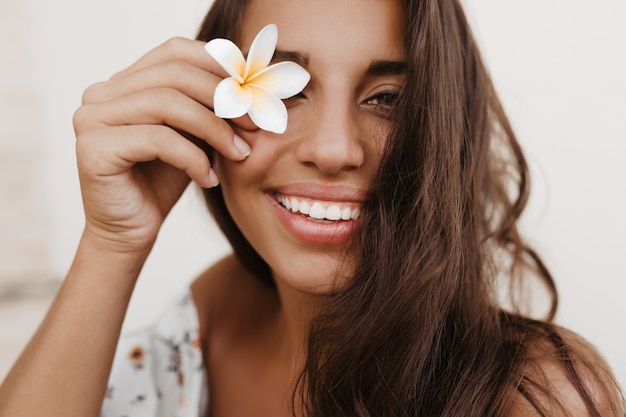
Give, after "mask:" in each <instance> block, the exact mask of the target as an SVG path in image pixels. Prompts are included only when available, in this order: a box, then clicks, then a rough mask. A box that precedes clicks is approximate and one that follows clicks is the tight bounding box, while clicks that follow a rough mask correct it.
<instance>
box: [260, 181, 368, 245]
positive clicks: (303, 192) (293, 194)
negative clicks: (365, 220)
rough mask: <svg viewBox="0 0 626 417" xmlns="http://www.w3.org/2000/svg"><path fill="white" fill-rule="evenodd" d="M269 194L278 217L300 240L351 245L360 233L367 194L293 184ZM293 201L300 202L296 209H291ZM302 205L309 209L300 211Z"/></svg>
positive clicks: (349, 188)
mask: <svg viewBox="0 0 626 417" xmlns="http://www.w3.org/2000/svg"><path fill="white" fill-rule="evenodd" d="M267 195H268V197H269V198H270V199H271V206H272V207H273V208H274V210H275V212H276V214H277V217H278V218H279V220H280V221H281V223H282V224H283V225H284V226H285V228H286V229H287V231H288V232H289V233H290V234H291V235H292V236H294V237H295V238H296V239H298V240H301V241H304V242H307V243H311V244H314V245H330V246H337V245H342V244H345V243H347V242H348V241H349V240H350V239H351V238H352V236H353V235H354V233H355V232H356V230H357V228H358V226H359V224H360V222H359V221H358V217H359V210H360V206H361V204H362V202H363V198H364V196H365V192H364V191H363V190H362V189H359V188H353V187H346V186H332V187H328V186H320V185H315V184H313V185H312V184H293V185H289V186H284V187H279V188H276V189H273V190H271V191H270V192H268V194H267ZM291 202H296V207H291ZM302 203H304V204H303V205H304V206H308V207H306V208H302V207H300V208H298V207H297V205H299V204H302ZM287 206H289V208H287ZM337 213H338V214H337ZM329 219H332V220H329Z"/></svg>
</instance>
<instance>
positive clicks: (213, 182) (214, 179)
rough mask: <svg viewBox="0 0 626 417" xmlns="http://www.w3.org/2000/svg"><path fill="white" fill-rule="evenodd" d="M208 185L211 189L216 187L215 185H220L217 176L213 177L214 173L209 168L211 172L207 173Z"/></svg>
mask: <svg viewBox="0 0 626 417" xmlns="http://www.w3.org/2000/svg"><path fill="white" fill-rule="evenodd" d="M209 183H210V184H211V188H213V187H217V185H218V184H219V183H220V180H219V178H217V175H215V171H213V168H211V170H210V171H209Z"/></svg>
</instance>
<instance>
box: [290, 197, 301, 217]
mask: <svg viewBox="0 0 626 417" xmlns="http://www.w3.org/2000/svg"><path fill="white" fill-rule="evenodd" d="M289 201H291V211H292V212H294V213H296V212H297V211H298V210H300V203H299V202H298V200H296V199H295V198H293V197H292V198H290V199H289Z"/></svg>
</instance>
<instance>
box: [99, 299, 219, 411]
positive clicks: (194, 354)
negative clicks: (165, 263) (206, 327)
mask: <svg viewBox="0 0 626 417" xmlns="http://www.w3.org/2000/svg"><path fill="white" fill-rule="evenodd" d="M207 410H208V389H207V378H206V373H205V371H204V364H203V360H202V349H201V344H200V331H199V324H198V314H197V311H196V307H195V305H194V304H193V300H192V298H191V293H190V292H189V291H188V292H186V293H185V294H184V295H183V296H182V297H180V298H179V299H178V300H177V301H176V302H175V303H173V304H172V305H170V306H169V307H168V308H167V309H166V310H165V312H164V314H163V316H162V317H161V318H160V320H158V322H157V323H156V324H155V325H153V326H151V327H149V328H147V329H145V330H142V331H138V332H134V333H130V334H127V335H124V336H122V338H121V339H120V341H119V344H118V346H117V350H116V352H115V359H114V362H113V369H112V370H111V374H110V377H109V385H108V388H107V393H106V396H105V399H104V402H103V404H102V412H101V417H201V416H206V415H207Z"/></svg>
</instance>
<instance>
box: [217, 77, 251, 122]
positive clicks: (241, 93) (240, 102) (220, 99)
mask: <svg viewBox="0 0 626 417" xmlns="http://www.w3.org/2000/svg"><path fill="white" fill-rule="evenodd" d="M251 105H252V91H251V89H250V88H249V87H248V86H245V85H241V84H239V82H238V81H237V80H236V79H235V78H233V77H228V78H224V79H223V80H222V81H220V83H219V84H218V85H217V87H216V88H215V95H214V96H213V108H214V112H215V115H216V116H217V117H221V118H223V119H233V118H235V117H240V116H243V115H244V114H246V112H247V111H248V110H249V109H250V106H251Z"/></svg>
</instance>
